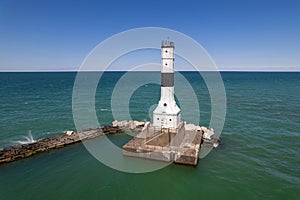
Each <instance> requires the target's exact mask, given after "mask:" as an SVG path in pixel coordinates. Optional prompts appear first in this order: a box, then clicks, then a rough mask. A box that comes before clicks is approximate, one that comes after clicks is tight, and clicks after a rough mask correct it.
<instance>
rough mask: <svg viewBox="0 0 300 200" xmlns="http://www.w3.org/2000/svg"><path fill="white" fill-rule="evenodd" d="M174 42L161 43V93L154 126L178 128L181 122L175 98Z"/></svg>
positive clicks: (155, 112) (154, 117) (154, 115)
mask: <svg viewBox="0 0 300 200" xmlns="http://www.w3.org/2000/svg"><path fill="white" fill-rule="evenodd" d="M174 49H175V46H174V42H172V41H170V40H163V41H162V43H161V95H160V100H159V102H158V106H157V107H156V108H155V110H154V111H153V126H154V127H160V128H177V127H178V125H179V124H180V118H181V113H180V108H179V107H178V106H177V104H176V101H175V99H174Z"/></svg>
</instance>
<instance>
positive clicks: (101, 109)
mask: <svg viewBox="0 0 300 200" xmlns="http://www.w3.org/2000/svg"><path fill="white" fill-rule="evenodd" d="M100 111H109V109H107V108H100Z"/></svg>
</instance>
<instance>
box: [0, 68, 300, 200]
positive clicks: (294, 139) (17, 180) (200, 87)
mask: <svg viewBox="0 0 300 200" xmlns="http://www.w3.org/2000/svg"><path fill="white" fill-rule="evenodd" d="M122 75H123V73H117V72H115V73H107V74H105V75H104V77H103V80H101V81H102V82H101V87H99V88H98V89H97V93H96V106H95V107H96V110H97V116H98V119H99V121H100V123H101V124H107V123H110V122H111V121H112V120H113V116H112V114H111V108H110V95H111V92H112V90H113V88H114V85H115V83H116V82H117V80H118V79H119V78H120V77H121V76H122ZM146 75H147V76H148V75H149V73H146V74H143V73H141V74H138V76H146ZM183 75H184V76H185V77H186V78H187V79H188V80H189V82H190V83H191V85H192V86H193V88H194V90H195V91H196V94H197V97H198V100H199V103H200V110H201V118H200V123H201V124H203V125H205V126H209V120H210V117H211V116H210V109H211V104H210V100H209V94H208V91H207V88H206V86H205V84H204V82H203V80H202V79H201V77H200V76H198V75H197V73H193V72H185V73H183ZM75 76H76V73H0V86H1V87H0V95H1V97H0V148H2V147H4V146H9V145H13V144H15V143H14V141H18V140H23V139H24V138H23V136H27V135H28V133H29V132H31V133H32V135H33V137H34V138H35V139H39V138H43V137H49V136H52V135H57V134H63V133H64V131H65V130H68V129H75V125H74V121H73V115H72V90H73V84H74V80H75ZM222 78H223V80H224V85H225V89H226V95H227V116H226V122H225V126H224V129H223V133H222V136H221V139H222V142H221V145H220V146H219V147H218V148H217V149H214V150H213V151H212V152H211V153H210V154H209V155H208V156H207V157H205V158H204V159H201V160H200V161H199V164H198V166H196V167H187V166H181V165H174V164H171V165H169V166H168V167H166V168H163V169H161V170H158V171H154V172H151V173H146V174H129V173H124V172H119V171H116V170H114V169H111V168H109V167H107V166H106V165H104V164H101V163H100V162H99V161H97V160H96V159H95V158H94V157H93V156H92V155H90V154H89V153H88V151H87V150H86V149H85V147H84V146H83V145H82V144H76V145H72V146H69V147H65V148H63V149H59V150H53V151H50V152H47V153H43V154H39V155H36V156H33V157H30V158H27V159H24V160H20V161H17V162H14V163H8V164H4V165H1V166H0V199H1V200H2V199H154V198H156V199H162V198H165V199H204V198H206V199H213V198H214V199H300V155H299V147H300V132H299V130H300V104H299V99H300V92H299V91H300V73H234V72H224V73H222ZM158 99H159V86H158V85H153V84H148V85H145V86H143V87H140V88H139V89H138V90H137V91H136V92H135V93H134V94H133V96H132V98H131V100H130V114H131V117H132V118H133V119H137V120H149V119H150V116H149V109H150V107H151V106H152V105H153V104H155V103H156V102H157V100H158ZM179 104H180V102H179ZM191 109H192V108H191ZM110 139H111V141H113V142H114V143H115V144H117V145H119V146H121V145H123V144H124V143H126V142H127V141H128V139H130V137H129V136H127V135H125V134H120V135H114V136H111V137H110Z"/></svg>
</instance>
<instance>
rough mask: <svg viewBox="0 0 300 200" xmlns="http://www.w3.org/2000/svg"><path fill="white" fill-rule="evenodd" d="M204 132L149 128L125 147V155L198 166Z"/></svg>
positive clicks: (179, 127)
mask: <svg viewBox="0 0 300 200" xmlns="http://www.w3.org/2000/svg"><path fill="white" fill-rule="evenodd" d="M202 135H203V131H201V130H199V129H198V130H197V129H192V130H186V128H185V126H184V123H181V124H180V125H179V126H178V128H176V129H157V128H154V127H153V126H151V125H150V126H148V127H147V128H146V129H145V130H143V131H141V132H140V133H138V134H137V135H136V136H135V137H134V138H133V139H132V140H130V141H129V142H128V143H127V144H125V145H124V146H123V155H125V156H134V157H140V158H146V159H154V160H160V161H166V162H174V163H178V164H185V165H197V163H198V157H199V151H200V146H201V140H202Z"/></svg>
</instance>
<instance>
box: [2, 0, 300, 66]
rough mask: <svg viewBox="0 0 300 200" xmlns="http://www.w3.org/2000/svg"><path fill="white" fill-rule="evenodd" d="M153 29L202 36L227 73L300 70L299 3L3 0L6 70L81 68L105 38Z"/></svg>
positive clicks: (289, 0)
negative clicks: (85, 59)
mask: <svg viewBox="0 0 300 200" xmlns="http://www.w3.org/2000/svg"><path fill="white" fill-rule="evenodd" d="M148 26H151V27H164V28H169V29H173V30H176V31H180V32H182V33H184V34H186V35H188V36H190V37H192V38H194V39H195V40H196V41H197V42H198V43H200V44H201V45H202V46H203V47H204V48H205V49H206V50H207V51H208V53H209V54H210V55H211V57H212V58H213V60H214V61H215V63H216V64H217V66H218V68H219V69H220V70H283V71H289V70H292V71H294V70H297V71H300V1H298V0H281V1H279V0H239V1H233V0H226V1H225V0H223V1H221V0H204V1H201V0H198V1H176V0H173V1H168V0H164V1H155V0H151V1H150V0H148V1H141V0H140V1H114V0H109V1H55V0H52V1H50V0H49V1H47V0H35V1H33V0H27V1H22V0H1V1H0V71H7V70H12V71H24V70H76V69H78V68H79V66H80V64H81V63H82V62H83V60H84V58H85V57H86V56H87V54H88V53H89V52H90V51H91V50H92V49H93V48H94V47H95V46H96V45H97V44H99V43H100V42H101V41H103V40H105V39H106V38H108V37H110V36H112V35H114V34H117V33H119V32H122V31H125V30H128V29H132V28H138V27H148ZM159 44H160V41H159V42H158V45H159Z"/></svg>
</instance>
